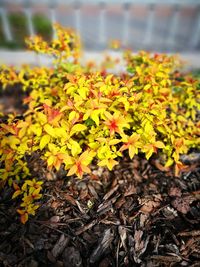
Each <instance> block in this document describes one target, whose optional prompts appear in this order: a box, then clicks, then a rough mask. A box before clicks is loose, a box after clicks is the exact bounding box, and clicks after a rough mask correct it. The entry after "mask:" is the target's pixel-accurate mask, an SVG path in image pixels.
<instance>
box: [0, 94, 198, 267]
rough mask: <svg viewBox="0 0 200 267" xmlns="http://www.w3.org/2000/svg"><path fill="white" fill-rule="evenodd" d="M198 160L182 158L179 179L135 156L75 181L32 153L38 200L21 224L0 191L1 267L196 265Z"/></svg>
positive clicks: (10, 106) (13, 105)
mask: <svg viewBox="0 0 200 267" xmlns="http://www.w3.org/2000/svg"><path fill="white" fill-rule="evenodd" d="M18 95H19V94H18ZM0 98H1V103H2V104H1V109H3V111H4V113H5V114H6V113H9V112H11V111H12V112H13V110H15V111H16V110H20V105H21V101H20V100H19V99H18V100H17V101H18V102H16V101H15V100H14V99H16V98H15V97H11V96H9V95H1V96H0ZM2 99H3V101H2ZM5 119H6V117H5ZM199 155H200V154H199V153H197V152H193V153H191V155H187V156H185V157H183V158H182V160H183V161H185V162H186V163H187V164H188V168H187V170H186V171H185V172H184V173H182V174H181V175H180V177H174V176H173V173H172V172H165V171H164V170H163V169H162V167H161V166H160V164H159V162H158V161H157V160H156V159H151V160H150V161H147V160H146V159H145V158H144V157H143V155H139V156H137V157H135V158H134V159H133V160H132V161H130V160H128V158H126V156H125V157H124V158H123V160H122V161H121V162H120V164H119V165H118V166H116V167H115V169H114V170H113V171H111V172H109V171H108V170H107V169H104V168H98V167H97V166H95V164H94V165H93V166H92V174H90V175H86V176H84V177H83V179H82V180H80V179H77V178H76V177H66V173H65V171H64V170H62V169H61V170H60V171H59V172H58V173H53V172H47V171H45V170H44V168H43V166H41V165H40V164H41V163H40V161H39V160H38V155H37V154H34V155H32V157H30V159H29V167H30V168H31V169H32V172H33V173H35V175H36V174H37V177H39V178H40V177H43V178H44V181H45V183H44V186H43V188H44V190H43V194H44V197H43V199H42V200H41V202H40V205H41V206H40V208H39V210H38V212H37V214H36V216H35V217H30V219H29V221H28V222H27V223H26V224H25V225H23V224H22V223H21V222H20V220H19V216H18V215H17V213H16V208H17V205H18V204H19V203H18V202H17V200H11V197H12V194H13V189H12V188H10V187H7V186H6V187H4V188H3V189H2V190H1V192H0V241H1V242H0V266H6V267H10V266H13V267H24V266H27V267H39V266H41V267H45V266H55V267H82V266H99V267H109V266H116V267H119V266H142V267H146V266H148V267H154V266H173V267H175V266H190V267H198V266H200V194H199V193H200V164H199V162H200V156H199ZM35 162H37V164H36V163H35Z"/></svg>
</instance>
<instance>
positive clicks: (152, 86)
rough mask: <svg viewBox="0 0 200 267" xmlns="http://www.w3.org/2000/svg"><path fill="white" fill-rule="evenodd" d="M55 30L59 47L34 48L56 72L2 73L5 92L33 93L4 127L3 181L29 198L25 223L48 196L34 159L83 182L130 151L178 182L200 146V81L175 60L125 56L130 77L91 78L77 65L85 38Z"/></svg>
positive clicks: (37, 42)
mask: <svg viewBox="0 0 200 267" xmlns="http://www.w3.org/2000/svg"><path fill="white" fill-rule="evenodd" d="M56 27H57V38H58V39H56V40H54V41H52V44H50V45H49V44H47V43H46V42H44V41H43V40H42V39H41V38H40V37H35V38H34V39H31V40H28V41H27V43H28V45H29V47H30V48H31V49H33V50H35V51H37V52H42V53H47V54H50V55H53V57H55V59H56V61H55V65H54V68H44V67H35V68H30V67H23V68H21V69H20V70H17V69H15V68H9V67H6V66H2V68H1V72H0V79H1V83H2V88H4V89H6V88H7V87H10V86H13V85H15V84H20V85H21V86H22V88H23V90H25V91H27V92H28V97H26V98H25V99H24V103H25V104H27V105H28V109H27V111H26V112H25V113H24V114H23V116H22V117H20V118H19V116H16V115H15V114H9V116H8V119H7V121H6V122H2V123H1V124H0V140H1V142H0V162H1V163H0V173H1V179H2V181H3V183H4V184H5V183H7V182H8V183H9V185H13V186H14V189H15V193H14V195H13V197H17V196H22V203H21V208H20V209H18V213H19V214H20V215H21V221H22V222H23V223H25V222H26V221H27V219H28V216H29V215H30V214H31V215H34V214H35V210H36V209H37V208H38V204H37V201H38V199H40V198H41V196H42V194H41V184H42V182H40V181H36V180H35V179H32V180H31V177H33V174H32V173H31V170H30V168H29V166H28V163H27V158H28V157H29V156H31V155H32V154H33V153H37V154H39V157H40V160H42V162H43V163H44V164H46V167H47V168H48V169H49V170H51V171H59V169H60V168H61V166H62V167H64V168H65V169H66V170H67V175H68V176H70V175H76V176H78V177H80V178H81V177H82V176H83V175H84V173H90V172H91V170H90V164H91V163H92V161H94V160H95V162H97V165H98V166H106V167H107V168H108V169H109V170H112V169H113V167H114V166H115V165H117V164H118V161H119V158H120V157H123V153H124V151H126V150H127V151H128V154H129V157H130V159H132V158H133V157H134V155H136V154H138V153H144V155H145V157H146V158H147V159H149V158H150V157H151V156H152V155H155V154H157V156H158V157H159V159H160V162H161V163H162V164H163V165H164V166H165V167H167V168H168V167H170V166H174V167H175V174H176V175H178V173H179V171H180V170H181V169H182V168H184V166H183V164H182V162H181V161H180V155H181V154H186V153H187V152H188V150H189V149H190V148H196V147H199V144H200V138H199V135H200V121H199V110H200V91H199V81H198V80H195V79H193V78H191V76H188V75H182V74H181V73H180V72H178V71H177V69H178V68H179V65H180V62H179V60H178V59H177V58H176V57H173V56H167V55H162V54H159V55H157V54H156V55H151V54H149V53H146V52H140V53H139V54H138V55H133V54H131V53H130V52H126V53H125V55H124V58H125V60H126V63H127V72H126V73H122V74H118V75H114V74H106V72H105V70H104V71H103V72H102V70H101V69H100V70H99V71H92V70H90V71H88V68H87V67H84V66H81V65H80V64H78V55H79V54H80V51H79V49H80V43H79V41H78V38H77V37H76V36H75V35H74V33H73V32H71V31H64V29H62V28H61V27H60V26H56ZM69 57H71V58H73V62H71V63H70V62H68V61H65V59H68V58H69ZM22 180H24V183H22V185H21V186H20V184H21V181H22Z"/></svg>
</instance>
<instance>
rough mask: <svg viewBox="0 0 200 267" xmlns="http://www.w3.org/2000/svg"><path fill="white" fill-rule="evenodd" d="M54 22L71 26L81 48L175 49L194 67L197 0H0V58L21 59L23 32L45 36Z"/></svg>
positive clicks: (199, 42)
mask: <svg viewBox="0 0 200 267" xmlns="http://www.w3.org/2000/svg"><path fill="white" fill-rule="evenodd" d="M54 22H59V23H60V24H61V25H63V26H68V27H71V28H74V29H75V30H76V31H77V32H78V33H79V34H80V35H81V39H82V42H83V46H84V49H85V51H86V52H87V53H99V52H101V51H105V49H107V48H109V49H110V50H113V49H116V50H118V51H120V49H123V48H130V49H132V50H133V51H134V52H137V51H138V50H148V51H153V52H165V53H177V52H178V53H181V54H182V55H183V57H184V56H185V57H186V58H188V60H189V61H191V62H192V64H193V66H194V67H195V66H196V67H200V0H107V1H99V0H79V1H77V0H76V1H75V0H40V1H38V0H0V62H5V61H6V60H7V61H9V63H10V62H11V61H12V60H13V61H14V60H17V62H19V61H20V60H22V59H20V58H21V57H20V56H19V55H21V54H20V53H21V51H22V50H24V49H25V44H24V37H25V36H30V35H31V36H33V35H35V34H40V35H42V36H43V37H44V38H45V39H46V40H51V38H53V37H54V32H53V30H52V24H53V23H54ZM11 50H12V51H13V50H18V53H17V52H15V55H16V57H13V56H12V57H10V59H8V55H11ZM26 59H27V58H26ZM24 60H25V59H24ZM27 60H28V59H27Z"/></svg>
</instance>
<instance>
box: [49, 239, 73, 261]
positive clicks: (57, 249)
mask: <svg viewBox="0 0 200 267" xmlns="http://www.w3.org/2000/svg"><path fill="white" fill-rule="evenodd" d="M69 240H70V239H69V237H66V236H65V235H64V234H62V235H61V236H60V238H59V240H58V241H57V242H56V244H55V246H54V247H53V249H52V251H51V253H52V255H53V257H54V258H57V257H58V256H59V255H60V254H61V253H62V252H63V251H64V249H65V247H66V246H67V244H68V243H69Z"/></svg>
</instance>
